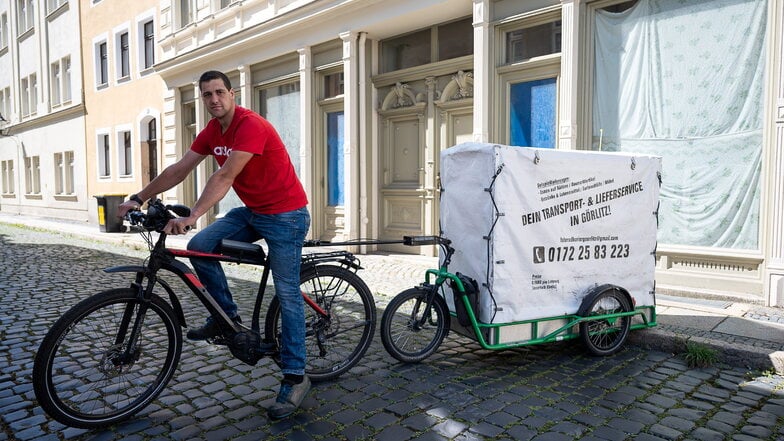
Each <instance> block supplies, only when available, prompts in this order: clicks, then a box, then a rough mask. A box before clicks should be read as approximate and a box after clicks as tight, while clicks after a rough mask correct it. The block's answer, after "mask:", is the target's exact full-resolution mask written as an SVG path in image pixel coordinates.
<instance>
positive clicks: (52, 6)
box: [46, 0, 68, 14]
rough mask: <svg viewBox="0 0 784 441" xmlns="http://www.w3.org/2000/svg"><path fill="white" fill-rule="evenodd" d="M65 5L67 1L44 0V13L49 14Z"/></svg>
mask: <svg viewBox="0 0 784 441" xmlns="http://www.w3.org/2000/svg"><path fill="white" fill-rule="evenodd" d="M66 3H68V0H46V12H47V13H48V14H51V13H52V12H54V11H56V10H57V9H58V8H60V6H62V5H64V4H66Z"/></svg>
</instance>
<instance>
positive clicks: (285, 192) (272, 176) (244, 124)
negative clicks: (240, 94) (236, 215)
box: [191, 106, 308, 214]
mask: <svg viewBox="0 0 784 441" xmlns="http://www.w3.org/2000/svg"><path fill="white" fill-rule="evenodd" d="M191 150H193V151H194V152H196V153H198V154H200V155H213V156H215V160H216V161H218V165H221V166H222V165H223V163H224V162H226V160H227V159H228V158H229V154H230V153H231V151H232V150H239V151H243V152H249V153H253V157H252V158H251V160H250V161H248V163H247V164H245V168H243V169H242V171H241V172H240V174H239V175H237V177H236V178H235V179H234V184H233V185H232V187H233V188H234V191H235V192H236V193H237V196H239V198H240V199H241V200H242V202H243V203H244V204H245V206H246V207H248V208H250V209H251V210H252V211H253V212H254V213H259V214H277V213H284V212H286V211H292V210H297V209H299V208H302V207H304V206H306V205H307V204H308V198H307V195H306V194H305V189H304V188H303V187H302V183H301V182H300V180H299V178H298V177H297V174H296V172H295V171H294V165H293V164H292V163H291V158H289V154H288V152H287V151H286V147H285V146H284V145H283V141H282V140H281V139H280V136H279V135H278V132H277V131H276V130H275V128H274V127H272V124H270V123H269V121H267V120H266V119H264V118H262V117H261V116H260V115H258V114H257V113H255V112H253V111H252V110H249V109H245V108H243V107H240V106H235V108H234V118H233V119H232V120H231V124H230V125H229V128H228V129H227V130H226V133H223V134H222V133H221V126H220V122H218V120H217V119H215V118H213V119H211V120H210V122H208V123H207V127H205V128H204V130H202V131H201V132H200V133H199V135H198V136H196V140H195V141H193V144H192V145H191Z"/></svg>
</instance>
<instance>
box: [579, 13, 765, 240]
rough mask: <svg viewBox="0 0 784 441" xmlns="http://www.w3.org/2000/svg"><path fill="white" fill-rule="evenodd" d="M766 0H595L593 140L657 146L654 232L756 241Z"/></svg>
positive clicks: (613, 145)
mask: <svg viewBox="0 0 784 441" xmlns="http://www.w3.org/2000/svg"><path fill="white" fill-rule="evenodd" d="M766 22H767V0H689V1H682V0H639V2H638V3H637V4H636V5H635V6H634V7H632V8H631V9H628V10H626V11H624V12H622V13H609V12H606V11H597V14H596V26H595V29H596V30H595V36H594V37H595V44H596V62H595V66H596V69H595V85H594V86H595V87H594V103H593V104H594V106H593V108H594V114H593V147H594V148H595V149H597V148H600V145H601V149H602V150H619V151H625V152H638V153H650V154H655V155H659V156H661V157H662V179H663V182H662V188H661V207H660V210H659V241H660V242H662V243H669V244H680V245H694V246H710V247H722V248H736V249H757V248H758V246H759V239H758V231H759V182H760V164H761V157H762V115H763V104H764V97H763V90H764V84H763V82H764V67H765V28H766Z"/></svg>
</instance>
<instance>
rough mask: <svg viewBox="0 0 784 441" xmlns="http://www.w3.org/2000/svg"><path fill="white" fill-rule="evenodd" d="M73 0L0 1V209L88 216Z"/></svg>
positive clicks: (76, 6)
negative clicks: (0, 180)
mask: <svg viewBox="0 0 784 441" xmlns="http://www.w3.org/2000/svg"><path fill="white" fill-rule="evenodd" d="M78 29H79V2H78V1H75V0H49V1H46V2H43V1H35V0H11V1H4V2H1V3H0V115H2V119H1V120H0V179H2V185H0V209H2V211H4V212H9V213H20V214H28V215H37V216H48V217H58V218H65V219H73V220H85V221H86V220H87V216H88V192H87V170H86V169H85V166H84V165H85V140H84V135H83V133H84V115H85V106H84V101H83V91H82V57H81V46H80V43H79V33H78Z"/></svg>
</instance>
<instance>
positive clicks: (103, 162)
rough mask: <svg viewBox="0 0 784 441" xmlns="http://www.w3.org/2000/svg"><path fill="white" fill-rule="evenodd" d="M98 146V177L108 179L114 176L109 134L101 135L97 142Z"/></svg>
mask: <svg viewBox="0 0 784 441" xmlns="http://www.w3.org/2000/svg"><path fill="white" fill-rule="evenodd" d="M96 145H97V146H98V177H99V178H108V177H111V176H112V162H111V159H112V154H111V150H110V149H111V145H110V143H109V134H108V133H99V134H98V139H97V142H96Z"/></svg>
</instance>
